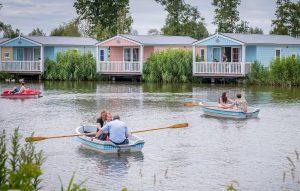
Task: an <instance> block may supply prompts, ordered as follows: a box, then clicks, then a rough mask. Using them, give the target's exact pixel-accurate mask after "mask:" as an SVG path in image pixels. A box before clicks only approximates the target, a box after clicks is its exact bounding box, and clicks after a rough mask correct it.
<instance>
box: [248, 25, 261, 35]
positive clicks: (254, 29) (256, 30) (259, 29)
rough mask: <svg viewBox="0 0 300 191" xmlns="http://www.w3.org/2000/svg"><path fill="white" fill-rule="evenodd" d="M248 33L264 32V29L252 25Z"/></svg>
mask: <svg viewBox="0 0 300 191" xmlns="http://www.w3.org/2000/svg"><path fill="white" fill-rule="evenodd" d="M248 33H250V34H264V31H263V30H262V29H261V28H258V27H255V28H253V27H250V28H249V30H248Z"/></svg>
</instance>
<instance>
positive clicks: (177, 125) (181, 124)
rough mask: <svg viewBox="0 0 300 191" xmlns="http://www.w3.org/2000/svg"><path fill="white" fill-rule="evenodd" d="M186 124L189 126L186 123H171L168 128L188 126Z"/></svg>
mask: <svg viewBox="0 0 300 191" xmlns="http://www.w3.org/2000/svg"><path fill="white" fill-rule="evenodd" d="M188 126H189V124H188V123H179V124H175V125H172V126H170V127H169V128H185V127H188Z"/></svg>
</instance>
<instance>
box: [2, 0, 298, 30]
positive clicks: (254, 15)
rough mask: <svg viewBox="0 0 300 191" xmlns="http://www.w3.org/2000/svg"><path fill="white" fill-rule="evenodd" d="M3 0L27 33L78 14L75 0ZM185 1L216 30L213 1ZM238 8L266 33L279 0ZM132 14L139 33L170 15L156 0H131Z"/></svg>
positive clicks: (251, 1) (248, 1)
mask: <svg viewBox="0 0 300 191" xmlns="http://www.w3.org/2000/svg"><path fill="white" fill-rule="evenodd" d="M293 1H296V0H293ZM0 2H2V3H3V8H2V9H1V11H0V20H1V21H3V22H4V23H7V24H11V25H12V26H13V28H14V29H15V28H19V29H20V30H21V32H22V34H24V35H27V34H28V33H30V32H31V31H32V29H33V28H36V27H39V28H41V29H43V30H44V32H46V34H47V35H49V33H50V31H51V30H53V29H54V28H56V27H58V26H59V25H60V24H63V23H66V22H68V21H70V20H71V19H72V18H74V17H75V16H76V12H75V9H74V7H73V4H74V0H2V1H1V0H0ZM185 2H186V3H189V4H191V5H192V6H197V7H198V10H199V11H200V13H201V15H202V17H204V18H205V23H206V27H207V29H208V32H209V33H211V34H212V33H214V32H215V26H214V25H213V24H212V21H213V17H214V7H213V6H212V5H211V2H212V0H185ZM238 10H239V13H240V19H242V20H246V21H248V22H249V23H250V26H253V27H259V28H262V29H263V31H264V33H269V31H270V30H271V19H274V18H275V16H274V13H275V10H276V4H275V0H242V2H241V5H240V6H239V7H238ZM130 13H131V16H132V18H133V28H134V29H136V30H137V31H138V33H139V34H147V32H148V30H149V29H151V28H156V29H160V28H161V27H162V26H163V25H164V23H165V18H166V15H167V13H166V12H165V11H164V9H163V7H162V6H160V5H159V4H157V3H156V2H155V1H154V0H130Z"/></svg>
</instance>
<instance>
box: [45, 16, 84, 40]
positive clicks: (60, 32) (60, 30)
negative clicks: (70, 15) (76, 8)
mask: <svg viewBox="0 0 300 191" xmlns="http://www.w3.org/2000/svg"><path fill="white" fill-rule="evenodd" d="M50 36H81V33H80V31H79V22H78V20H77V19H74V20H72V21H71V22H69V23H67V24H63V25H60V26H59V27H57V28H55V29H53V30H52V31H51V33H50Z"/></svg>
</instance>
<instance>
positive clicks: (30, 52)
mask: <svg viewBox="0 0 300 191" xmlns="http://www.w3.org/2000/svg"><path fill="white" fill-rule="evenodd" d="M96 43H97V41H96V40H95V39H92V38H84V37H61V36H19V37H16V38H12V39H9V38H2V39H0V55H1V56H0V71H5V72H10V73H18V74H42V73H43V72H44V61H45V59H46V58H49V59H51V60H55V59H56V55H57V53H59V52H64V51H67V50H76V51H79V52H83V53H84V52H91V53H92V54H93V55H94V57H96V55H95V54H96V46H95V44H96Z"/></svg>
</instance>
